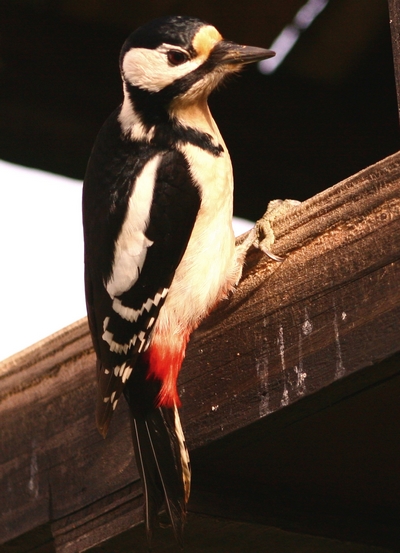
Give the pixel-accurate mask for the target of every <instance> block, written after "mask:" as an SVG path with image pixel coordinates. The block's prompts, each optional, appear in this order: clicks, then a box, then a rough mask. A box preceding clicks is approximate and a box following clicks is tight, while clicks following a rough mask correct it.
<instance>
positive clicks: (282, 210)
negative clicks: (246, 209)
mask: <svg viewBox="0 0 400 553" xmlns="http://www.w3.org/2000/svg"><path fill="white" fill-rule="evenodd" d="M300 203H301V202H299V201H298V200H272V201H271V202H270V203H269V204H268V207H267V211H266V212H265V213H264V215H263V216H262V217H261V219H259V220H258V221H257V222H256V224H255V227H254V229H253V230H254V231H255V237H254V240H253V245H254V246H255V247H256V248H258V249H260V250H261V251H262V252H263V253H265V255H267V256H268V257H270V258H271V259H273V260H274V261H278V262H280V263H281V262H282V261H284V260H285V257H281V256H279V255H276V254H274V253H272V251H271V246H272V245H273V243H274V242H275V235H274V231H273V229H272V225H271V223H272V222H273V221H274V220H275V219H276V218H277V217H279V216H281V215H283V214H286V213H288V212H289V211H291V210H292V209H294V208H295V207H297V206H298V205H299V204H300Z"/></svg>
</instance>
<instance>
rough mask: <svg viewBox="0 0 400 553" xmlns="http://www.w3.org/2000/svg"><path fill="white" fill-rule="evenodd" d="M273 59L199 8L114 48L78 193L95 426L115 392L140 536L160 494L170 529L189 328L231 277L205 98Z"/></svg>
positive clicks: (182, 505)
mask: <svg viewBox="0 0 400 553" xmlns="http://www.w3.org/2000/svg"><path fill="white" fill-rule="evenodd" d="M272 55H274V53H273V52H271V51H269V50H265V49H262V48H254V47H250V46H241V45H238V44H235V43H233V42H228V41H226V40H223V39H222V37H221V35H220V33H219V32H218V31H217V30H216V29H215V27H213V26H211V25H209V24H207V23H205V22H204V21H201V20H200V19H196V18H193V17H183V16H173V17H165V18H160V19H157V20H155V21H152V22H150V23H148V24H146V25H144V26H143V27H141V28H139V29H138V30H136V31H135V32H134V33H132V34H131V35H130V37H129V38H128V39H127V41H126V42H125V44H124V45H123V47H122V51H121V56H120V69H121V75H122V81H123V91H124V99H123V102H122V105H121V106H120V107H118V108H117V109H116V110H115V111H114V112H113V113H112V114H111V116H110V117H109V118H108V119H107V121H106V122H105V124H104V126H103V127H102V129H101V130H100V133H99V135H98V137H97V140H96V142H95V145H94V147H93V151H92V154H91V157H90V160H89V163H88V167H87V172H86V176H85V182H84V189H83V222H84V237H85V286H86V300H87V311H88V317H89V325H90V330H91V335H92V339H93V344H94V349H95V352H96V356H97V377H98V397H97V407H96V419H97V426H98V428H99V430H100V432H101V434H103V436H105V435H106V433H107V430H108V426H109V423H110V419H111V416H112V414H113V412H114V410H115V408H116V405H117V402H118V399H119V397H120V395H121V394H122V392H123V393H124V395H125V398H126V399H127V402H128V404H129V408H130V413H131V425H132V437H133V443H134V448H135V455H136V461H137V464H138V469H139V472H140V474H141V478H142V481H143V489H144V496H145V521H146V530H147V534H148V539H149V540H150V538H151V533H152V528H153V527H154V525H155V524H156V520H157V515H158V512H159V510H160V509H161V507H162V506H163V504H164V503H165V506H166V508H167V510H168V512H169V515H170V518H171V522H172V525H173V528H174V531H175V535H176V537H177V539H178V541H179V542H181V541H182V527H183V522H184V518H185V512H186V505H187V502H188V498H189V491H190V462H189V456H188V453H187V449H186V445H185V440H184V435H183V432H182V427H181V423H180V419H179V414H178V407H179V406H180V400H179V396H178V392H177V385H176V382H177V377H178V373H179V370H180V368H181V364H182V361H183V358H184V356H185V348H186V344H187V342H188V340H189V336H190V334H191V332H192V331H193V330H194V329H195V328H196V327H197V326H198V325H199V323H200V321H201V320H202V319H203V318H204V317H205V316H206V315H207V314H208V313H209V312H210V310H211V309H212V308H213V307H214V306H215V305H216V303H217V302H218V301H219V300H221V299H222V298H225V297H226V296H227V294H228V293H229V292H230V291H231V290H232V288H233V287H234V285H235V284H236V283H237V282H238V280H239V278H240V276H241V272H242V264H243V260H244V256H245V254H246V250H247V248H248V246H249V242H248V241H247V242H246V243H244V244H242V245H241V246H235V239H234V234H233V230H232V201H233V177H232V166H231V161H230V157H229V153H228V151H227V148H226V146H225V143H224V141H223V139H222V137H221V134H220V132H219V130H218V127H217V125H216V124H215V122H214V120H213V118H212V116H211V113H210V111H209V108H208V105H207V98H208V96H209V94H210V92H211V91H212V90H213V89H214V88H215V87H216V86H217V85H218V84H219V83H220V82H221V80H222V79H223V78H224V77H225V76H226V75H227V74H229V73H232V72H234V71H238V70H239V69H240V68H241V66H242V65H243V64H247V63H250V62H255V61H257V60H261V59H264V58H267V57H270V56H272Z"/></svg>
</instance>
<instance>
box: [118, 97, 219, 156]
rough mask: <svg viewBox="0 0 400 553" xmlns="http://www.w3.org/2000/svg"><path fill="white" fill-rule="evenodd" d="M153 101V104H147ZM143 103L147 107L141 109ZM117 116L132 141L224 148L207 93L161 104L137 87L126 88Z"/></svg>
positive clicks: (163, 145)
mask: <svg viewBox="0 0 400 553" xmlns="http://www.w3.org/2000/svg"><path fill="white" fill-rule="evenodd" d="M135 99H139V101H135ZM152 101H154V106H151V105H150V104H151V102H152ZM144 102H146V103H145V104H144ZM142 103H143V105H144V107H146V108H147V109H145V110H144V109H142V108H143V105H142ZM151 107H154V109H149V108H151ZM118 120H119V123H120V125H121V129H122V131H123V133H124V135H125V136H128V137H129V139H130V140H133V141H138V142H148V143H152V144H153V145H154V146H156V147H157V146H158V147H161V148H164V147H171V146H172V145H174V144H177V143H185V142H189V143H192V144H194V145H196V146H199V147H200V148H202V149H204V150H207V151H209V152H210V153H212V154H213V155H216V156H219V155H220V154H221V152H222V151H223V150H224V146H225V145H224V142H223V140H222V137H221V135H220V132H219V130H218V127H217V125H216V123H215V121H214V119H213V117H212V115H211V113H210V110H209V107H208V104H207V98H206V97H204V98H200V99H198V100H197V101H196V102H195V101H192V102H185V103H183V104H182V103H179V102H178V101H175V102H174V101H173V102H171V103H170V105H169V107H164V106H163V105H161V103H160V102H158V101H157V98H156V97H151V96H148V97H146V96H144V95H143V94H142V93H141V92H138V90H137V89H128V88H126V89H125V96H124V101H123V103H122V106H121V110H120V113H119V116H118Z"/></svg>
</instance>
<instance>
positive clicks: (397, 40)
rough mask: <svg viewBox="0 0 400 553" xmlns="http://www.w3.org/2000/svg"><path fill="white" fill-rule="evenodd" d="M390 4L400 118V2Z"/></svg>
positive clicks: (390, 2)
mask: <svg viewBox="0 0 400 553" xmlns="http://www.w3.org/2000/svg"><path fill="white" fill-rule="evenodd" d="M388 4H389V18H390V19H389V22H390V31H391V34H392V49H393V60H394V76H395V80H396V91H397V109H398V111H399V117H400V2H399V0H388Z"/></svg>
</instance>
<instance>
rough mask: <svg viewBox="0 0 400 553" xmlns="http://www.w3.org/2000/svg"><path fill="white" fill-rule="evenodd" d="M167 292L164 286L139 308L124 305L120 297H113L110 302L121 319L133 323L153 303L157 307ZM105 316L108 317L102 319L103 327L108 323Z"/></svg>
mask: <svg viewBox="0 0 400 553" xmlns="http://www.w3.org/2000/svg"><path fill="white" fill-rule="evenodd" d="M167 294H168V288H164V290H163V291H162V292H161V293H160V292H157V294H156V295H155V296H154V299H151V298H149V299H148V300H147V301H146V302H145V303H144V304H143V305H142V307H141V308H140V309H132V308H131V307H127V306H126V305H123V304H122V302H121V300H120V299H118V298H114V300H113V303H112V308H113V310H114V311H115V312H116V313H118V315H120V316H121V317H122V318H123V319H125V320H126V321H129V322H131V323H133V322H136V321H137V320H138V318H139V317H140V316H141V315H143V313H144V311H145V310H146V311H148V312H149V311H150V309H151V308H152V307H153V305H155V306H156V307H157V305H158V304H159V303H160V300H161V299H162V298H165V296H166V295H167ZM107 318H108V317H106V319H104V325H105V328H106V327H107V324H108V321H107ZM106 321H107V323H106ZM105 328H104V329H105Z"/></svg>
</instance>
